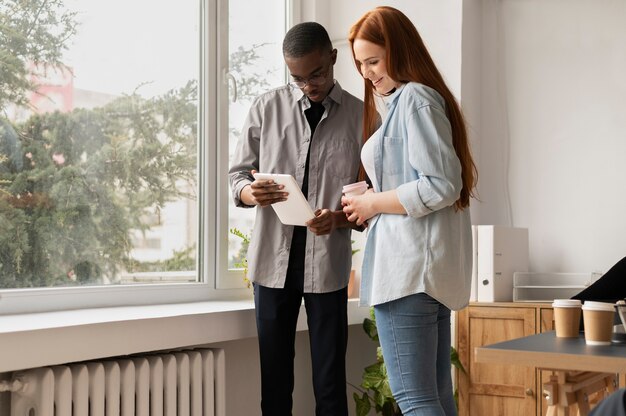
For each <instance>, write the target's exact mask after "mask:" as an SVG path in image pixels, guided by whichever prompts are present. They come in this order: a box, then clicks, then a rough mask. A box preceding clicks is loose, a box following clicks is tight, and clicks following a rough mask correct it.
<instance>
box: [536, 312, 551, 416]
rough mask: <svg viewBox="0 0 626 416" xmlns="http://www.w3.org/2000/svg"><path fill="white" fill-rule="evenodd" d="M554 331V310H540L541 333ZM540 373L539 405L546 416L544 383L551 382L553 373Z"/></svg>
mask: <svg viewBox="0 0 626 416" xmlns="http://www.w3.org/2000/svg"><path fill="white" fill-rule="evenodd" d="M546 331H554V310H552V308H540V309H539V332H546ZM537 372H538V373H539V385H538V386H537V392H538V393H537V397H538V398H539V400H537V402H538V403H537V404H538V405H539V413H538V414H539V415H542V416H546V414H547V413H548V402H547V401H546V398H545V397H544V395H543V383H546V382H547V381H548V380H550V375H551V374H552V372H551V371H541V370H537Z"/></svg>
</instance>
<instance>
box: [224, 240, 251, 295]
mask: <svg viewBox="0 0 626 416" xmlns="http://www.w3.org/2000/svg"><path fill="white" fill-rule="evenodd" d="M228 231H229V232H230V233H231V234H232V235H234V236H237V237H239V238H241V240H242V242H241V248H240V249H239V252H238V253H237V256H236V257H235V258H234V262H233V266H235V267H237V268H238V269H243V280H244V282H246V286H247V287H248V288H250V286H251V285H250V280H249V279H248V246H249V245H250V235H249V234H244V233H243V232H242V231H240V230H239V229H237V228H231V229H230V230H228Z"/></svg>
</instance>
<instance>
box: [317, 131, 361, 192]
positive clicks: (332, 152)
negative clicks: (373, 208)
mask: <svg viewBox="0 0 626 416" xmlns="http://www.w3.org/2000/svg"><path fill="white" fill-rule="evenodd" d="M358 152H359V145H358V144H357V143H355V142H354V141H353V140H351V139H348V138H343V139H339V140H337V139H335V140H333V141H332V142H331V143H329V144H328V145H327V146H325V149H324V152H323V153H322V158H323V159H322V163H323V166H324V170H325V171H326V172H327V173H328V174H329V175H330V176H332V177H334V178H335V179H338V180H339V181H340V182H341V183H342V184H344V185H346V184H348V183H352V182H354V180H356V176H357V172H358V166H359V161H360V159H359V155H358Z"/></svg>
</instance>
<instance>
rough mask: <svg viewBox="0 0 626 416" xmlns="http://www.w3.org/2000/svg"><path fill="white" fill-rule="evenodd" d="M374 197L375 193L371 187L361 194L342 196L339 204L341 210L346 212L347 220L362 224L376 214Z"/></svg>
mask: <svg viewBox="0 0 626 416" xmlns="http://www.w3.org/2000/svg"><path fill="white" fill-rule="evenodd" d="M374 198H375V193H374V190H372V189H370V190H368V191H367V192H365V193H364V194H361V195H357V196H344V197H342V198H341V205H343V212H344V213H345V214H346V218H348V221H351V222H356V225H362V224H364V223H365V222H366V221H367V220H369V219H370V218H372V217H373V216H374V215H376V214H378V212H377V211H376V208H375V204H374Z"/></svg>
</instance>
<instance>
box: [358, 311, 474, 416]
mask: <svg viewBox="0 0 626 416" xmlns="http://www.w3.org/2000/svg"><path fill="white" fill-rule="evenodd" d="M363 330H364V331H365V333H366V334H367V336H368V337H370V339H371V340H372V341H374V342H376V343H379V340H378V328H377V327H376V316H375V315H374V308H370V318H365V319H364V320H363ZM450 359H451V361H452V365H453V366H454V367H455V368H457V369H458V370H460V371H462V372H463V373H465V368H464V367H463V364H461V361H460V360H459V355H458V353H457V351H456V349H455V348H454V347H452V346H450ZM348 384H350V385H351V386H352V387H353V388H354V389H355V390H357V392H358V393H357V392H355V393H353V395H352V397H353V398H354V402H355V404H356V414H357V416H367V415H368V414H369V412H370V410H371V409H372V408H374V409H375V410H376V414H379V413H382V415H383V416H401V415H402V412H401V411H400V408H399V407H398V404H397V403H396V401H395V399H394V398H393V395H392V394H391V388H390V387H389V379H388V378H387V368H386V367H385V360H384V358H383V354H382V348H381V347H380V344H379V345H378V347H377V348H376V362H375V363H374V364H372V365H369V366H367V367H365V370H364V371H363V379H362V381H361V384H360V386H355V385H353V384H351V383H348ZM454 399H455V401H456V404H457V408H458V391H457V390H456V389H455V391H454Z"/></svg>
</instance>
